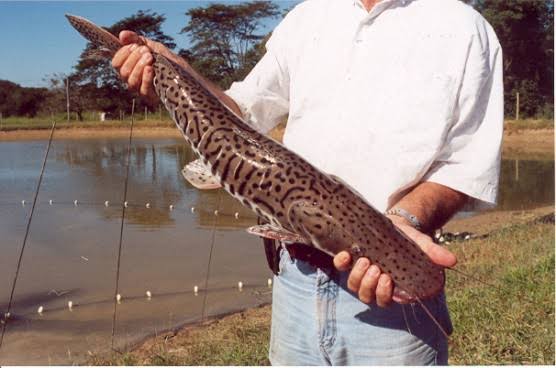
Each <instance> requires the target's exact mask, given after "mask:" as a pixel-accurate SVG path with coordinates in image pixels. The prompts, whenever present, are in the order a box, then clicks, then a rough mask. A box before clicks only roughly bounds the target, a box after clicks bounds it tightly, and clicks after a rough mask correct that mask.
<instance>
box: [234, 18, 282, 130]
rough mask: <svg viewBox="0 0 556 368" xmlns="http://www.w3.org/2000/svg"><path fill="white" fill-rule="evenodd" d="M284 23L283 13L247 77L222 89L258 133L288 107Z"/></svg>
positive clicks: (280, 120)
mask: <svg viewBox="0 0 556 368" xmlns="http://www.w3.org/2000/svg"><path fill="white" fill-rule="evenodd" d="M287 23H288V18H287V17H286V19H284V21H282V23H281V24H280V25H278V27H276V29H275V30H274V31H273V32H272V36H271V37H270V39H269V40H268V42H267V43H266V53H265V55H264V56H263V57H262V59H261V60H260V61H259V62H258V63H257V65H255V67H254V68H253V70H251V72H250V73H249V74H248V75H247V77H246V78H245V79H244V80H243V81H241V82H235V83H233V84H232V85H231V87H230V89H228V90H227V91H226V94H227V95H228V96H230V97H231V98H232V99H233V100H234V101H235V102H236V103H237V105H238V106H239V108H240V109H241V112H242V114H243V117H244V119H245V120H246V121H247V122H248V123H249V124H250V125H252V126H253V127H254V128H255V129H257V130H259V131H260V132H262V133H267V132H268V131H270V130H271V129H272V128H273V127H275V126H276V125H278V124H279V123H280V122H282V121H283V120H284V119H285V118H286V116H287V114H288V111H289V73H288V63H287V60H286V56H287V42H286V41H287V35H286V33H287V29H286V28H287Z"/></svg>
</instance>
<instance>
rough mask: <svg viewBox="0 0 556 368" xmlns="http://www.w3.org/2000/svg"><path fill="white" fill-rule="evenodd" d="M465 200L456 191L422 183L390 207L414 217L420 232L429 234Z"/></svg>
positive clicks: (429, 183)
mask: <svg viewBox="0 0 556 368" xmlns="http://www.w3.org/2000/svg"><path fill="white" fill-rule="evenodd" d="M466 200H467V196H466V195H465V194H463V193H460V192H458V191H456V190H453V189H451V188H448V187H446V186H444V185H440V184H437V183H432V182H423V183H420V184H418V185H417V186H415V187H414V188H413V189H412V190H411V191H410V192H409V193H408V194H406V195H405V196H404V197H403V198H402V199H401V200H399V201H398V202H397V203H396V204H394V206H392V207H393V208H396V207H398V208H402V209H404V210H406V211H407V212H409V213H411V214H412V215H414V216H416V217H417V219H418V220H419V222H420V223H421V227H422V229H421V231H422V232H424V233H426V234H430V233H431V232H432V231H434V230H435V229H438V228H440V227H442V226H443V225H444V224H445V223H446V222H448V220H449V219H450V218H451V217H452V216H453V215H454V214H455V213H456V212H457V211H459V210H460V209H461V208H462V207H463V205H464V204H465V201H466Z"/></svg>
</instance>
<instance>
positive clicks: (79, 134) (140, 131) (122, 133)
mask: <svg viewBox="0 0 556 368" xmlns="http://www.w3.org/2000/svg"><path fill="white" fill-rule="evenodd" d="M49 135H50V130H49V129H41V130H39V129H37V130H13V131H8V132H5V131H4V132H0V141H17V140H33V139H48V136H49ZM128 136H129V129H127V128H66V129H57V130H56V131H55V132H54V139H68V138H69V139H89V138H108V137H118V138H124V137H128ZM133 136H134V137H136V138H137V137H138V138H179V137H181V134H180V132H179V131H178V130H177V129H175V128H165V127H162V128H161V127H135V128H133Z"/></svg>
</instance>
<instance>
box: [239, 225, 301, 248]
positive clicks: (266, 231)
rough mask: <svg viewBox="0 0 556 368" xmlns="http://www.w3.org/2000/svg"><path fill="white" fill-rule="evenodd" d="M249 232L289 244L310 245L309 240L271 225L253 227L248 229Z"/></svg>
mask: <svg viewBox="0 0 556 368" xmlns="http://www.w3.org/2000/svg"><path fill="white" fill-rule="evenodd" d="M247 232H248V233H249V234H252V235H257V236H262V237H263V238H268V239H275V240H279V241H283V242H287V243H303V244H309V243H310V242H308V241H307V239H305V238H304V237H302V236H300V235H298V234H296V233H292V232H291V231H288V230H284V229H282V228H280V227H277V226H273V225H270V224H265V225H257V226H251V227H250V228H247Z"/></svg>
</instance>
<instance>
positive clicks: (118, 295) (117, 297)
mask: <svg viewBox="0 0 556 368" xmlns="http://www.w3.org/2000/svg"><path fill="white" fill-rule="evenodd" d="M116 301H117V302H118V304H120V303H121V302H122V294H116Z"/></svg>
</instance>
